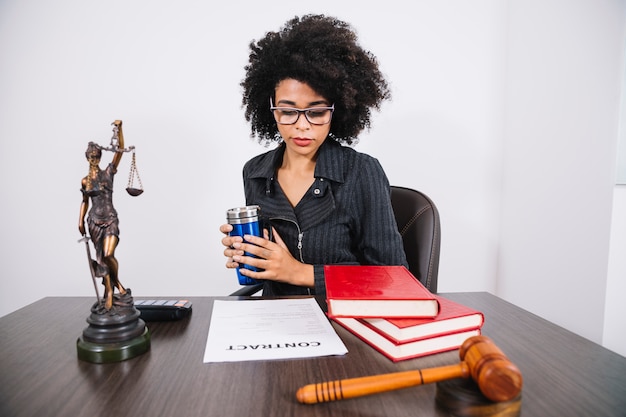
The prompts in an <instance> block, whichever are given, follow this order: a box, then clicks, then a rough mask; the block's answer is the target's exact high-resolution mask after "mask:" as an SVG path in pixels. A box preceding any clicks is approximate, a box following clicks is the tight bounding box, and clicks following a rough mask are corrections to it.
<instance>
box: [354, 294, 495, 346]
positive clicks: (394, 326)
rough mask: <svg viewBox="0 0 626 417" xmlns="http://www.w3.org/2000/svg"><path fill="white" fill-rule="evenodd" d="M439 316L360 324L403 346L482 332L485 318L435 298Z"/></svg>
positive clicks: (472, 310) (458, 305)
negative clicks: (462, 333)
mask: <svg viewBox="0 0 626 417" xmlns="http://www.w3.org/2000/svg"><path fill="white" fill-rule="evenodd" d="M435 297H437V300H438V301H439V314H438V315H437V317H435V318H432V319H421V318H414V319H412V318H408V319H385V318H374V319H363V323H364V324H365V325H367V326H370V327H371V328H372V329H374V330H376V331H377V332H379V333H381V334H382V335H383V336H385V337H387V338H388V339H390V340H391V341H392V342H394V343H406V342H412V341H416V340H421V339H426V338H430V337H435V336H443V335H446V334H449V333H455V332H459V331H463V330H471V329H477V328H481V327H482V325H483V323H484V322H485V317H484V315H483V313H481V312H480V311H477V310H474V309H473V308H470V307H467V306H465V305H463V304H459V303H457V302H454V301H452V300H448V299H447V298H444V297H440V296H435Z"/></svg>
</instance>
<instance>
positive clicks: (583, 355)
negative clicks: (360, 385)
mask: <svg viewBox="0 0 626 417" xmlns="http://www.w3.org/2000/svg"><path fill="white" fill-rule="evenodd" d="M443 295H444V296H446V297H448V298H450V299H452V300H456V301H459V302H461V303H463V304H466V305H468V306H471V307H474V308H476V309H478V310H481V311H483V312H484V313H485V317H486V322H485V325H484V328H483V333H484V334H485V335H487V336H489V337H491V338H492V339H494V341H495V342H496V343H497V344H498V345H499V346H500V347H501V348H502V350H503V351H504V352H505V353H506V354H507V356H508V357H509V358H510V359H511V360H512V361H513V362H515V363H516V364H517V365H518V366H519V368H520V369H521V371H522V374H523V376H524V383H525V385H524V389H523V392H522V416H529V417H549V416H559V417H560V416H568V417H575V416H594V417H601V416H607V417H615V416H624V415H626V358H624V357H622V356H620V355H617V354H615V353H612V352H611V351H609V350H607V349H604V348H603V347H601V346H599V345H597V344H595V343H592V342H590V341H588V340H586V339H584V338H582V337H579V336H577V335H575V334H573V333H571V332H569V331H566V330H564V329H562V328H560V327H558V326H556V325H554V324H551V323H549V322H548V321H546V320H543V319H541V318H539V317H537V316H535V315H533V314H530V313H528V312H526V311H524V310H522V309H520V308H517V307H515V306H513V305H512V304H509V303H507V302H505V301H502V300H501V299H499V298H497V297H495V296H493V295H490V294H487V293H456V294H443ZM224 298H226V297H224ZM214 299H215V298H210V297H197V298H191V300H192V301H193V309H194V312H193V315H192V316H191V318H189V319H186V320H184V321H180V322H168V323H149V328H150V331H151V333H152V348H151V350H150V351H149V352H148V353H146V354H144V355H142V356H140V357H137V358H134V359H131V360H129V361H125V362H119V363H113V364H99V365H98V364H91V363H86V362H82V361H80V360H78V359H77V355H76V345H75V343H76V339H77V338H78V337H79V336H80V335H81V332H82V330H83V328H84V327H85V326H86V322H85V318H86V317H87V315H88V311H89V308H90V306H91V304H92V302H93V299H92V298H65V297H63V298H44V299H42V300H40V301H37V302H36V303H34V304H32V305H30V306H27V307H25V308H22V309H20V310H18V311H16V312H14V313H11V314H9V315H7V316H5V317H3V318H1V319H0V415H2V416H7V417H13V416H29V417H30V416H72V417H78V416H89V417H94V416H108V417H111V416H117V417H121V416H146V417H147V416H150V417H152V416H185V417H192V416H237V417H241V416H252V415H254V416H271V417H279V416H289V417H294V416H297V417H306V416H341V417H354V416H368V417H373V416H385V417H392V416H411V417H416V416H420V417H421V416H443V415H445V414H444V413H443V412H442V411H440V410H438V409H437V408H436V405H435V386H434V385H428V386H419V387H414V388H408V389H405V390H399V391H392V392H388V393H383V394H377V395H373V396H369V397H362V398H358V399H352V400H345V401H338V402H333V403H325V404H317V405H303V404H299V403H297V402H296V400H295V396H294V395H295V391H296V389H297V388H299V387H300V386H302V385H306V384H309V383H314V382H321V381H326V380H331V379H341V378H349V377H358V376H365V375H371V374H377V373H386V372H395V371H400V370H410V369H416V368H425V367H431V366H440V365H447V364H451V363H456V362H458V360H459V359H458V353H457V352H456V351H455V352H448V353H443V354H439V355H433V356H430V357H425V358H419V359H414V360H411V361H405V362H400V363H397V364H394V363H392V362H391V361H389V360H388V359H386V358H385V357H383V356H382V355H380V354H378V353H377V352H376V351H374V350H373V349H371V348H370V347H369V346H367V345H366V344H364V343H362V342H361V341H359V340H358V339H357V338H356V337H354V336H352V335H351V334H350V333H348V332H347V331H345V330H344V329H342V328H341V327H339V326H337V325H335V328H336V329H337V332H338V333H339V335H340V336H341V338H342V339H343V340H344V342H345V344H346V346H347V347H348V350H349V353H348V354H347V355H346V356H343V357H324V358H315V359H302V360H279V361H269V362H239V363H212V364H204V363H203V362H202V358H203V355H204V348H205V344H206V338H207V333H208V328H209V322H210V315H211V307H212V303H213V300H214Z"/></svg>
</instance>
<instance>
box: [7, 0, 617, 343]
mask: <svg viewBox="0 0 626 417" xmlns="http://www.w3.org/2000/svg"><path fill="white" fill-rule="evenodd" d="M242 3H243V2H230V3H229V2H221V3H220V4H219V5H215V4H211V3H210V2H203V1H191V0H181V1H179V2H175V3H172V2H166V1H162V0H160V1H137V2H131V3H129V2H123V1H119V0H117V1H109V2H106V3H101V2H100V3H98V2H84V1H80V0H60V1H57V2H52V3H51V2H45V1H42V0H40V1H37V0H31V1H22V2H20V1H17V0H4V1H3V2H1V3H0V74H1V75H0V194H1V195H2V204H1V205H0V243H1V248H2V251H1V252H0V265H1V268H2V269H0V271H1V272H0V277H1V280H0V315H4V314H7V313H9V312H10V311H13V310H15V309H17V308H19V307H21V306H23V305H26V304H28V303H30V302H33V301H35V300H37V299H39V298H41V297H44V296H50V295H93V294H94V292H93V285H92V283H91V278H90V276H89V272H88V267H87V264H86V259H85V253H84V247H82V246H81V245H79V244H78V243H77V240H78V238H80V235H79V233H78V231H77V218H78V207H79V204H80V198H81V196H80V192H79V188H80V179H81V178H82V177H83V176H84V175H85V174H86V172H87V163H86V161H85V159H84V150H85V148H86V145H87V142H88V141H90V140H95V141H98V142H100V143H102V144H106V143H107V142H108V140H109V138H110V134H111V131H110V126H109V124H110V123H111V122H112V121H113V120H115V119H118V118H119V119H122V120H123V121H124V133H125V137H126V142H127V144H128V145H135V146H136V147H137V162H138V165H139V171H140V174H141V177H142V180H143V184H144V187H145V189H146V191H145V193H144V194H143V195H142V196H140V197H138V198H131V197H129V196H128V195H126V194H125V193H124V191H123V188H124V187H125V181H126V175H127V174H126V173H127V172H128V171H127V170H128V168H129V162H130V158H128V157H125V159H123V161H122V164H121V166H120V174H119V175H118V177H117V183H116V187H117V189H116V195H115V204H116V208H117V209H118V211H119V213H120V222H121V224H120V227H121V242H120V246H119V248H118V252H117V255H118V258H119V260H120V264H121V271H120V272H121V278H122V282H123V283H124V284H125V285H127V286H129V287H131V288H132V289H133V292H134V294H135V295H139V296H150V295H171V296H177V295H181V296H184V295H215V294H227V293H229V292H230V291H232V290H234V289H235V288H237V285H236V281H235V277H234V275H233V274H232V271H227V270H225V268H224V267H223V263H224V259H223V257H222V255H221V251H222V249H221V246H220V244H219V239H220V235H219V232H218V231H217V227H218V225H219V224H220V223H222V222H223V219H224V211H225V209H227V208H229V207H232V206H235V205H239V204H241V203H242V202H243V189H242V185H241V167H242V165H243V163H244V161H246V160H247V159H249V158H250V157H252V156H253V155H255V154H257V153H259V152H261V151H263V150H264V149H263V148H262V147H261V146H260V145H258V144H256V143H255V142H254V141H252V140H251V139H249V137H248V132H249V129H248V126H247V125H246V123H245V120H244V118H243V112H242V109H241V108H240V102H241V98H240V89H239V82H240V80H241V79H242V77H243V66H244V65H245V63H246V60H247V54H248V48H247V46H248V43H249V42H250V41H251V40H252V39H258V38H259V37H261V36H262V35H263V34H264V33H265V31H266V30H274V29H277V28H278V27H279V26H280V25H281V24H282V23H283V22H284V21H285V20H287V19H288V18H290V17H292V16H294V15H296V14H303V13H307V12H316V13H318V12H323V13H326V14H331V15H336V16H338V17H340V18H342V19H345V20H347V21H349V22H351V23H352V24H353V25H354V26H355V27H356V29H357V30H358V32H359V35H360V38H361V41H362V44H363V45H364V46H365V47H366V48H368V49H370V50H371V51H372V52H374V53H375V54H376V55H377V56H378V58H379V61H380V63H381V66H382V69H383V71H384V72H385V73H386V74H387V76H388V78H389V80H390V82H391V87H392V90H393V95H394V99H393V101H392V102H390V103H387V104H386V105H385V106H384V107H383V109H382V112H381V113H380V114H377V115H376V117H375V120H374V124H373V129H372V131H371V132H368V133H366V134H364V135H363V136H362V141H361V143H359V144H358V145H357V149H359V150H362V151H364V152H368V153H370V154H372V155H374V156H376V157H377V158H379V159H380V161H381V163H382V164H383V166H384V167H385V169H386V171H387V174H388V176H389V178H390V180H391V182H392V183H394V184H399V185H406V186H409V187H414V188H418V189H421V190H423V191H425V192H426V193H428V194H429V195H431V197H433V199H434V200H435V201H436V202H437V204H438V206H439V209H440V212H441V217H442V221H443V242H442V256H441V266H440V287H439V288H440V290H441V291H490V292H494V293H498V294H500V295H502V296H504V297H505V298H507V299H510V300H512V301H514V302H515V303H517V304H519V305H521V306H523V307H525V308H528V309H530V310H532V311H535V312H537V313H538V314H541V315H543V316H545V317H547V318H549V319H550V320H553V321H555V322H557V323H559V324H562V325H564V326H566V327H568V328H571V329H572V330H574V331H576V332H578V333H580V334H582V335H584V336H586V337H589V338H591V339H593V340H595V341H597V342H601V339H602V328H603V323H604V318H603V313H598V311H602V312H603V311H604V308H605V303H604V296H603V294H604V291H605V290H606V287H607V282H606V276H607V264H608V261H607V259H608V256H609V254H608V251H609V246H608V245H609V233H610V227H611V217H610V215H611V211H610V209H611V204H612V195H611V190H612V188H611V187H612V185H611V184H612V179H609V178H608V177H609V176H610V172H611V169H613V168H614V166H615V163H614V159H615V158H614V148H611V146H614V141H615V139H616V134H617V121H616V120H617V119H613V118H612V115H613V114H615V113H616V111H617V103H616V102H613V101H612V100H611V99H610V96H611V93H610V90H611V89H616V90H617V89H618V87H619V86H618V81H617V80H616V79H614V78H613V76H614V75H616V74H617V75H619V73H620V71H621V66H622V62H621V55H620V53H619V52H620V51H621V50H622V48H623V32H620V31H623V29H624V18H623V17H624V12H623V11H624V2H623V1H618V0H604V1H600V2H598V1H592V0H585V1H583V0H579V1H576V2H570V1H566V0H551V1H548V2H538V1H536V2H527V1H522V0H510V1H508V2H505V1H500V0H482V1H466V0H451V1H446V2H437V1H432V0H428V1H427V0H418V1H414V2H412V3H411V4H412V5H413V7H412V10H411V11H407V10H406V6H405V4H406V2H400V1H399V0H392V1H391V2H387V3H386V6H387V7H385V8H381V7H380V3H379V2H373V1H371V2H367V1H366V2H362V1H359V2H357V1H355V0H354V1H344V2H336V1H327V0H320V1H318V2H315V3H314V4H311V3H302V2H290V3H289V2H288V3H285V2H282V3H271V2H270V3H268V2H252V1H247V2H245V3H243V4H242ZM244 4H245V6H244ZM542 20H545V21H549V22H550V25H548V24H543V25H541V23H542V22H541V21H542ZM537 24H540V28H541V29H540V30H539V32H538V33H537V34H536V35H534V34H533V33H534V32H533V31H532V28H533V27H534V26H535V25H537ZM578 27H580V28H581V29H580V30H582V32H577V31H576V30H575V28H578ZM563 31H564V32H565V35H564V34H563V33H562V32H563ZM531 35H532V36H537V38H536V39H532V36H531ZM566 35H569V36H567V37H566ZM570 36H571V37H572V39H569V37H570ZM529 38H530V39H529ZM528 40H530V41H531V44H530V45H529V44H528V43H527V41H528ZM559 40H567V41H568V42H569V43H568V49H567V52H568V53H567V54H564V53H553V52H554V50H552V49H551V48H552V46H551V45H553V44H554V43H555V42H557V41H559ZM544 41H545V42H544ZM542 45H546V46H545V47H544V46H542ZM598 49H599V50H600V51H598ZM587 54H591V55H590V56H591V58H592V60H591V61H592V62H594V63H595V64H594V65H586V66H583V67H582V68H578V67H575V68H574V70H573V73H570V70H571V61H572V59H575V61H576V63H577V64H581V63H583V58H584V57H585V56H586V55H587ZM614 54H617V55H620V56H619V57H617V58H613V55H614ZM538 58H542V59H543V58H549V59H548V61H549V62H550V65H549V66H547V67H542V66H541V65H540V63H537V62H535V60H536V59H538ZM527 61H528V62H527ZM518 66H519V67H518ZM579 66H580V65H579ZM542 68H546V69H548V70H549V71H548V73H547V74H546V73H545V72H542V71H540V70H541V69H542ZM527 71H529V72H527ZM561 75H565V76H567V77H570V78H568V79H569V80H570V81H568V82H563V83H560V84H558V86H557V87H554V86H553V83H554V82H555V81H558V80H559V79H560V76H561ZM581 76H584V80H585V81H586V82H590V81H591V79H593V82H594V83H597V82H599V86H598V87H597V88H591V87H589V86H587V85H586V84H585V85H583V86H578V85H577V84H576V83H575V82H574V80H576V79H578V78H580V77H581ZM594 77H597V78H599V80H597V79H596V78H594ZM535 81H536V82H535ZM572 90H574V91H572ZM535 96H536V97H539V98H540V99H537V100H530V99H532V98H533V97H535ZM579 97H589V98H590V99H592V100H593V106H591V105H590V106H588V107H589V108H588V109H587V108H586V110H588V111H589V112H590V113H588V112H587V111H585V112H583V110H577V109H572V107H573V106H574V104H573V103H572V101H574V98H576V99H577V98H579ZM529 100H530V103H531V104H532V107H530V108H529V107H528V106H524V104H525V103H529ZM581 101H583V102H584V101H586V100H581ZM574 110H577V111H574ZM544 113H545V114H549V115H553V117H552V118H548V117H544V116H542V115H543V114H544ZM583 113H584V115H585V117H584V118H583V117H580V116H581V115H582V114H583ZM572 115H574V116H576V117H575V118H572V117H571V116H572ZM525 120H528V121H530V122H532V124H533V126H531V127H527V126H525V124H526V123H524V121H525ZM537 122H541V123H540V124H539V125H536V123H537ZM531 128H532V130H531ZM581 131H582V132H584V134H583V133H579V132H581ZM589 132H594V133H593V135H591V134H590V133H589ZM527 134H528V135H527ZM572 134H574V136H575V140H574V141H573V142H572V140H571V139H570V137H571V136H572ZM529 135H530V136H532V138H531V139H530V141H529V142H528V143H527V142H526V141H527V140H529V139H528V137H527V136H529ZM611 141H613V142H611ZM611 143H612V144H613V145H611ZM537 147H538V148H539V149H544V148H547V152H544V153H541V155H542V156H541V158H539V159H533V158H532V151H533V149H535V148H537ZM559 149H564V150H565V151H566V152H565V155H566V156H567V157H563V154H562V153H561V152H560V151H559ZM518 151H519V152H518ZM612 152H613V153H612ZM581 162H584V163H582V164H579V163H581ZM529 164H531V166H532V170H534V171H535V172H536V173H535V174H533V175H532V176H531V177H530V178H527V179H526V177H525V176H524V173H525V172H526V171H527V170H528V169H527V168H528V165H529ZM581 165H582V167H581ZM581 169H582V171H583V172H579V171H580V170H581ZM581 181H583V184H582V185H581V184H580V182H581ZM576 184H578V185H576ZM537 185H540V186H539V188H537ZM575 185H576V186H575ZM580 188H584V189H585V190H587V189H589V188H592V189H593V190H594V191H593V193H594V197H596V199H597V202H595V203H594V204H593V205H592V209H591V210H592V214H593V218H591V217H586V215H585V216H577V215H576V214H575V213H572V214H568V215H567V216H564V218H563V219H562V220H567V221H568V223H569V221H573V220H575V222H576V223H577V224H578V223H582V225H581V227H582V229H581V230H582V231H583V232H582V233H584V234H586V238H585V239H584V240H585V241H588V242H592V243H593V247H592V248H593V250H592V252H593V253H592V256H581V255H582V254H585V255H587V250H586V249H589V247H587V246H585V247H582V248H581V247H579V246H578V245H577V244H576V242H575V241H574V240H573V239H572V236H571V232H570V233H564V232H568V230H569V229H568V228H567V225H568V223H566V222H565V221H562V222H560V221H558V218H557V217H559V216H558V214H559V213H561V212H563V211H565V212H566V213H567V210H569V209H570V207H571V206H572V203H573V202H574V201H573V200H572V199H573V197H570V194H569V193H571V192H573V191H578V190H579V189H580ZM532 190H535V191H532ZM525 197H531V198H537V199H542V200H543V201H545V202H546V204H550V207H551V209H550V214H551V216H552V217H553V218H554V220H555V223H556V224H554V225H553V222H551V221H546V220H545V216H544V214H543V213H544V212H545V211H544V210H539V207H537V206H535V207H534V208H533V209H532V210H528V204H527V203H528V201H527V200H526V198H525ZM576 201H578V200H576ZM520 203H523V204H522V205H520ZM544 205H545V204H544ZM574 206H575V205H574ZM566 209H567V210H566ZM576 210H579V211H576ZM580 210H581V209H580V208H578V207H576V206H575V212H576V213H578V214H582V211H580ZM585 213H586V212H585ZM522 219H524V222H525V224H529V225H530V227H529V228H528V231H526V229H525V228H518V227H516V223H521V222H522ZM596 219H597V220H596ZM547 226H549V228H548V229H547V230H546V227H547ZM531 230H535V231H539V232H541V234H542V237H541V238H539V239H537V240H534V239H531V237H532V233H531ZM531 243H532V245H531ZM535 243H537V244H538V245H539V246H537V247H538V248H539V249H540V250H541V251H543V252H545V250H546V249H547V248H548V247H550V248H552V247H558V248H560V249H559V250H558V253H557V254H556V256H554V257H548V256H543V257H541V259H540V261H538V260H537V259H536V257H535V252H536V249H535V248H537V247H536V246H533V245H534V244H535ZM572 249H575V250H574V251H573V254H574V256H575V258H572V260H571V261H569V262H564V260H565V258H566V255H567V254H568V253H572V251H571V250H572ZM603 257H604V259H603V261H602V258H603ZM530 265H539V266H541V267H540V268H539V267H537V266H533V267H531V266H530ZM538 272H541V273H538ZM529 276H530V277H529ZM565 277H567V279H572V280H574V282H575V283H576V285H578V286H582V285H584V284H585V283H586V282H587V280H590V279H591V280H593V282H594V284H593V287H592V290H590V291H584V294H583V291H582V290H579V291H575V292H574V294H573V296H574V297H580V296H581V295H585V296H586V298H587V299H589V302H590V303H591V309H592V310H593V311H592V314H590V315H589V316H588V317H587V318H586V319H585V321H583V322H582V323H581V322H580V320H578V319H577V317H578V313H577V308H576V305H575V303H574V301H573V300H574V298H572V301H570V302H566V303H564V304H563V306H562V307H560V306H559V307H557V306H554V305H553V304H551V303H550V302H548V301H549V300H550V299H551V296H553V295H554V294H558V295H559V296H562V295H565V294H566V292H565V290H564V284H565V283H566V282H564V279H566V278H565ZM570 277H573V278H570ZM529 288H532V291H529V290H528V289H529ZM542 291H546V292H545V293H543V292H542ZM587 293H591V294H590V295H588V294H587ZM562 308H565V310H563V309H562ZM570 317H574V319H570ZM598 329H599V330H598ZM619 344H621V345H625V344H626V343H624V341H623V339H622V340H621V341H619V339H618V342H617V345H619Z"/></svg>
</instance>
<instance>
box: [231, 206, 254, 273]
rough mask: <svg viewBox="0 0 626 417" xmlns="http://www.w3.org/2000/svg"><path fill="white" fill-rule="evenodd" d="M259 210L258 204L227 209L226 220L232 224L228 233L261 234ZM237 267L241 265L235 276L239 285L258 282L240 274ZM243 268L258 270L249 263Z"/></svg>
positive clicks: (232, 234)
mask: <svg viewBox="0 0 626 417" xmlns="http://www.w3.org/2000/svg"><path fill="white" fill-rule="evenodd" d="M260 210H261V208H260V207H259V206H245V207H236V208H232V209H230V210H227V211H226V220H227V221H228V223H229V224H231V225H232V226H233V230H232V232H230V233H229V235H230V236H241V237H243V236H244V235H253V236H261V228H260V226H259V211H260ZM245 255H246V256H254V255H252V254H251V253H248V252H246V253H245ZM239 268H241V267H237V278H238V279H239V284H240V285H254V284H258V283H259V282H260V281H258V280H256V279H252V278H248V277H246V276H244V275H241V273H240V272H239ZM243 268H246V269H250V270H252V271H259V269H258V268H255V267H253V266H250V265H243Z"/></svg>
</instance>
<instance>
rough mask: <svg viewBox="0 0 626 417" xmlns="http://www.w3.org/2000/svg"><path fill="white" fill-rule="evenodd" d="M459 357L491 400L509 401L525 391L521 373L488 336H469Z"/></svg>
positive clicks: (462, 346)
mask: <svg viewBox="0 0 626 417" xmlns="http://www.w3.org/2000/svg"><path fill="white" fill-rule="evenodd" d="M459 356H460V357H461V361H463V362H465V364H467V366H468V368H469V371H470V374H471V376H472V379H473V380H474V381H476V383H477V384H478V388H480V391H481V392H482V393H483V395H484V396H485V397H487V398H489V399H490V400H492V401H498V402H499V401H510V400H512V399H513V398H515V397H517V396H518V395H519V393H520V391H521V390H522V373H521V372H520V370H519V369H518V368H517V366H515V364H514V363H513V362H511V361H510V360H509V359H508V358H507V357H506V356H505V355H504V353H503V352H502V351H501V350H500V349H499V348H498V347H497V346H496V345H495V344H494V343H493V341H492V340H491V339H489V338H488V337H486V336H474V337H470V338H469V339H467V340H466V341H465V342H463V344H462V345H461V348H460V350H459Z"/></svg>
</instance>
